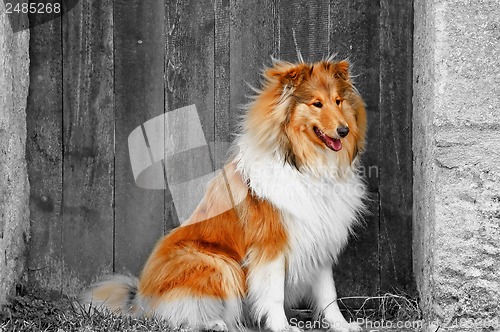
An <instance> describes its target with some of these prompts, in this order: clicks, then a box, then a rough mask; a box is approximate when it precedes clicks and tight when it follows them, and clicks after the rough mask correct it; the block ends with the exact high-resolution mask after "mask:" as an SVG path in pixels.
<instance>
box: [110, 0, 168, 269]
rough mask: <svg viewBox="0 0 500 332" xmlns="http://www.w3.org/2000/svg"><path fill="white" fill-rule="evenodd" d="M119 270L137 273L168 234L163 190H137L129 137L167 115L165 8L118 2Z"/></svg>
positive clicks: (159, 3)
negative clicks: (165, 92) (164, 234)
mask: <svg viewBox="0 0 500 332" xmlns="http://www.w3.org/2000/svg"><path fill="white" fill-rule="evenodd" d="M114 19H115V20H114V30H115V33H114V45H115V47H114V54H115V114H116V147H115V149H116V150H115V154H116V157H115V172H116V178H115V179H116V180H115V190H116V195H115V197H116V198H115V200H116V201H115V272H118V273H132V274H134V275H138V274H139V273H140V271H141V269H142V266H143V265H144V263H145V261H146V259H147V257H148V256H149V254H150V253H151V250H152V249H153V247H154V245H155V243H156V241H157V240H158V239H159V238H160V237H161V236H162V235H163V232H164V218H165V216H164V205H165V204H164V191H163V190H151V189H143V188H140V187H138V186H137V185H136V184H135V182H134V177H133V174H132V169H131V163H130V158H129V151H128V135H129V134H130V133H131V132H132V131H133V130H134V129H135V128H137V127H138V126H141V125H142V124H143V123H144V122H145V121H147V120H150V119H152V118H153V117H156V116H158V115H160V114H162V113H163V112H164V99H165V97H164V76H165V75H164V60H165V45H164V41H165V30H164V26H165V4H164V3H163V2H162V1H155V2H144V1H141V0H127V1H114Z"/></svg>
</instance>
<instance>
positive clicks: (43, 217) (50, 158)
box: [26, 15, 63, 293]
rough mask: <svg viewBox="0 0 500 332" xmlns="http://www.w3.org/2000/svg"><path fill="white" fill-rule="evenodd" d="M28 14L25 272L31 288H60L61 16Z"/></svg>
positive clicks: (59, 289)
mask: <svg viewBox="0 0 500 332" xmlns="http://www.w3.org/2000/svg"><path fill="white" fill-rule="evenodd" d="M38 20H40V17H39V16H37V15H30V24H31V25H32V26H34V27H33V28H31V31H30V34H31V36H30V87H29V94H28V102H27V110H26V116H27V118H26V122H27V144H26V145H27V146H26V158H27V165H28V175H29V181H30V214H31V215H30V220H31V232H30V233H31V238H30V245H29V252H28V262H27V271H28V272H27V273H28V281H29V284H30V285H32V286H33V287H35V288H40V289H46V290H50V291H55V292H57V293H60V292H61V290H62V280H63V279H62V257H61V255H62V237H61V234H62V153H63V151H62V114H63V112H62V82H61V78H62V58H61V19H60V18H57V19H55V20H53V21H49V22H47V23H45V24H43V25H41V24H39V22H38Z"/></svg>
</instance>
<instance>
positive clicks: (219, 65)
mask: <svg viewBox="0 0 500 332" xmlns="http://www.w3.org/2000/svg"><path fill="white" fill-rule="evenodd" d="M214 15H215V22H214V35H215V40H214V71H215V72H214V112H215V113H214V139H213V140H214V142H218V143H229V142H231V141H232V140H233V138H234V135H232V134H233V131H232V130H234V128H231V121H230V120H231V115H232V112H231V95H230V94H231V92H230V76H231V74H230V61H229V59H230V46H231V9H230V1H229V0H215V3H214ZM228 147H229V144H215V145H214V149H213V158H214V169H221V168H222V167H224V165H225V162H226V161H227V152H228V151H227V150H228Z"/></svg>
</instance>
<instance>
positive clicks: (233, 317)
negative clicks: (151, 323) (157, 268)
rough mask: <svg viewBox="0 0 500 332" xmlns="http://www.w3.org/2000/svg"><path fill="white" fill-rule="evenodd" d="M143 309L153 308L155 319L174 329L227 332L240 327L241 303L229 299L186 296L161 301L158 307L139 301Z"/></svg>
mask: <svg viewBox="0 0 500 332" xmlns="http://www.w3.org/2000/svg"><path fill="white" fill-rule="evenodd" d="M141 302H142V304H143V306H145V307H153V308H152V310H153V312H154V316H155V317H159V318H161V319H164V320H166V321H168V322H169V324H171V325H172V326H174V327H189V328H194V329H210V330H213V329H216V330H219V331H227V330H228V326H227V325H226V324H228V325H229V326H230V327H231V330H235V329H237V328H238V327H239V326H240V315H241V301H240V300H239V299H230V300H226V301H222V300H220V299H215V298H209V297H195V296H191V297H189V296H187V297H183V298H181V299H176V300H163V301H161V302H160V303H159V305H158V306H156V307H154V306H150V304H148V303H147V301H141Z"/></svg>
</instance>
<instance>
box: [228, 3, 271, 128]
mask: <svg viewBox="0 0 500 332" xmlns="http://www.w3.org/2000/svg"><path fill="white" fill-rule="evenodd" d="M278 5H279V3H278V1H277V0H266V1H257V0H248V1H245V0H236V1H231V27H230V43H231V44H230V51H231V56H230V91H229V93H230V96H229V99H230V112H231V114H230V116H229V130H230V131H235V130H236V128H237V126H238V125H239V121H240V120H239V115H241V114H242V113H243V111H241V110H240V109H241V107H242V106H243V105H245V104H247V103H248V102H249V101H250V99H249V98H248V96H251V95H252V94H253V91H252V90H251V89H250V88H249V86H248V85H251V86H254V87H259V85H260V78H261V77H260V74H261V72H262V69H263V68H264V67H265V66H269V65H270V64H271V57H275V58H278V57H279V13H278Z"/></svg>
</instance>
